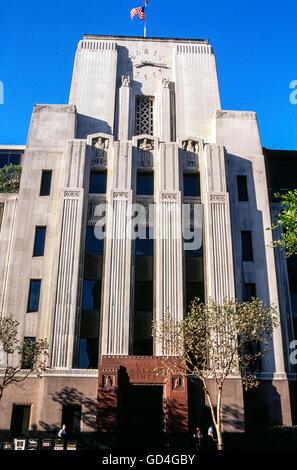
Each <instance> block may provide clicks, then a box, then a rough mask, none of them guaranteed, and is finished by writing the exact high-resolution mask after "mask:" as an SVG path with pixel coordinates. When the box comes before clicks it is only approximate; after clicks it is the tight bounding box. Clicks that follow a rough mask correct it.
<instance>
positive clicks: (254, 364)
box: [245, 341, 262, 372]
mask: <svg viewBox="0 0 297 470" xmlns="http://www.w3.org/2000/svg"><path fill="white" fill-rule="evenodd" d="M259 353H261V344H260V341H250V342H249V343H247V344H246V345H245V354H246V355H248V356H250V357H252V359H250V360H249V361H248V364H247V368H248V370H249V371H250V372H261V370H262V364H261V355H259V356H257V355H258V354H259Z"/></svg>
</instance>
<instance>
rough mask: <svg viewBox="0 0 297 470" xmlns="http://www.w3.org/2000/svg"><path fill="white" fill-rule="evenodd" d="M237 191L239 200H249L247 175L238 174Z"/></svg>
mask: <svg viewBox="0 0 297 470" xmlns="http://www.w3.org/2000/svg"><path fill="white" fill-rule="evenodd" d="M237 193H238V200H239V201H248V189H247V178H246V175H237Z"/></svg>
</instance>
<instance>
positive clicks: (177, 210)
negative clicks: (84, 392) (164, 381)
mask: <svg viewBox="0 0 297 470" xmlns="http://www.w3.org/2000/svg"><path fill="white" fill-rule="evenodd" d="M178 168H179V166H178V147H177V145H176V144H166V145H165V144H161V145H160V153H159V159H158V162H157V177H158V180H159V188H160V191H159V192H158V193H157V207H156V210H157V216H156V320H157V321H158V320H161V319H162V318H163V317H164V314H165V311H166V309H168V310H169V312H170V313H171V315H172V316H173V317H174V318H175V319H176V320H181V319H182V318H183V289H182V285H183V281H182V273H183V264H182V243H183V240H182V231H181V227H182V224H181V193H180V191H179V179H178ZM162 353H163V351H162V347H161V345H160V344H155V354H156V355H162Z"/></svg>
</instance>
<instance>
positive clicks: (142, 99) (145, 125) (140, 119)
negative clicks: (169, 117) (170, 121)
mask: <svg viewBox="0 0 297 470" xmlns="http://www.w3.org/2000/svg"><path fill="white" fill-rule="evenodd" d="M135 121H136V135H141V134H148V135H154V126H153V98H152V97H150V96H136V119H135Z"/></svg>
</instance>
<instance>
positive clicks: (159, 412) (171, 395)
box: [97, 356, 188, 433]
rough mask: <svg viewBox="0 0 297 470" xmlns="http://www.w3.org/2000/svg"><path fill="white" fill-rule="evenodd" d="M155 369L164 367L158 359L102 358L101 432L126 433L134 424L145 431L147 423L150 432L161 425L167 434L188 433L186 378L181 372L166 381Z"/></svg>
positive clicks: (99, 408)
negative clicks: (144, 427)
mask: <svg viewBox="0 0 297 470" xmlns="http://www.w3.org/2000/svg"><path fill="white" fill-rule="evenodd" d="M156 368H159V369H160V368H164V365H163V363H162V362H161V360H160V359H159V358H158V357H151V356H150V357H144V356H103V357H102V361H101V364H100V366H99V379H98V415H97V426H98V431H99V432H125V429H126V427H127V425H128V427H129V425H131V423H134V426H136V427H137V426H140V425H141V426H142V428H143V423H144V422H148V424H149V428H150V429H152V430H153V429H155V430H156V431H157V429H158V426H159V428H160V430H161V431H162V432H165V433H182V432H186V431H187V430H188V393H187V380H186V378H185V377H183V375H182V371H181V370H179V369H176V370H174V373H171V374H169V375H167V377H166V378H164V376H161V375H160V374H157V373H156V371H155V369H156ZM137 387H139V388H137ZM150 387H152V388H151V389H150ZM133 399H134V407H133ZM148 400H150V404H148ZM160 401H161V403H160ZM129 415H130V417H131V422H130V424H129ZM160 421H161V424H160ZM153 432H154V431H153Z"/></svg>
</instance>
